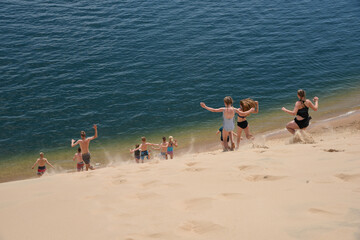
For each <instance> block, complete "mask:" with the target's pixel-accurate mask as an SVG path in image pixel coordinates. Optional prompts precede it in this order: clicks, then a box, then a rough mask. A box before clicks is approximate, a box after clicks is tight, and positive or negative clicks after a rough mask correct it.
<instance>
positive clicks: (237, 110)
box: [234, 108, 255, 116]
mask: <svg viewBox="0 0 360 240" xmlns="http://www.w3.org/2000/svg"><path fill="white" fill-rule="evenodd" d="M234 109H235V112H236V113H237V114H239V115H240V116H247V115H249V114H250V113H252V112H255V109H254V108H251V109H250V110H248V111H246V112H243V111H240V110H239V109H237V108H234Z"/></svg>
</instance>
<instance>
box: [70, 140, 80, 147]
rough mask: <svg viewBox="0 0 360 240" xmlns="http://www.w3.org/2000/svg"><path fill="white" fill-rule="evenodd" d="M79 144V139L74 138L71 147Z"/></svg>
mask: <svg viewBox="0 0 360 240" xmlns="http://www.w3.org/2000/svg"><path fill="white" fill-rule="evenodd" d="M78 144H79V141H76V142H75V140H74V139H71V147H75V146H76V145H78Z"/></svg>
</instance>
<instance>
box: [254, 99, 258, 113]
mask: <svg viewBox="0 0 360 240" xmlns="http://www.w3.org/2000/svg"><path fill="white" fill-rule="evenodd" d="M255 104H256V108H255V112H253V113H259V102H258V101H255Z"/></svg>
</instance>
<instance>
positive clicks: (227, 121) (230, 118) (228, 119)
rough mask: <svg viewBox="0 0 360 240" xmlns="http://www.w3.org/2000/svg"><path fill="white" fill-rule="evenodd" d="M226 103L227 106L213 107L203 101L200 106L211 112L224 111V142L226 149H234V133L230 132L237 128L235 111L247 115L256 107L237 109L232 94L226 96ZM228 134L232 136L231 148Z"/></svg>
mask: <svg viewBox="0 0 360 240" xmlns="http://www.w3.org/2000/svg"><path fill="white" fill-rule="evenodd" d="M224 104H225V107H223V108H211V107H208V106H206V105H205V103H203V102H201V103H200V106H201V107H203V108H205V109H206V110H208V111H210V112H222V113H223V127H224V129H223V143H224V146H225V151H227V150H229V149H230V150H233V149H234V145H235V144H234V140H233V137H232V134H230V133H231V132H232V131H233V130H234V128H235V126H234V116H235V113H237V114H239V115H240V116H246V115H247V114H249V113H252V112H254V111H255V109H254V108H251V109H250V110H249V111H247V112H241V111H239V110H238V109H236V108H234V107H233V106H232V104H233V99H232V98H231V97H230V96H227V97H225V98H224ZM228 136H230V141H231V148H229V145H228V143H227V141H226V140H225V139H227V137H228Z"/></svg>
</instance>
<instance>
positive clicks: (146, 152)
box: [141, 150, 149, 160]
mask: <svg viewBox="0 0 360 240" xmlns="http://www.w3.org/2000/svg"><path fill="white" fill-rule="evenodd" d="M145 156H146V158H147V159H149V152H148V150H145V151H141V160H144V158H145Z"/></svg>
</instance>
